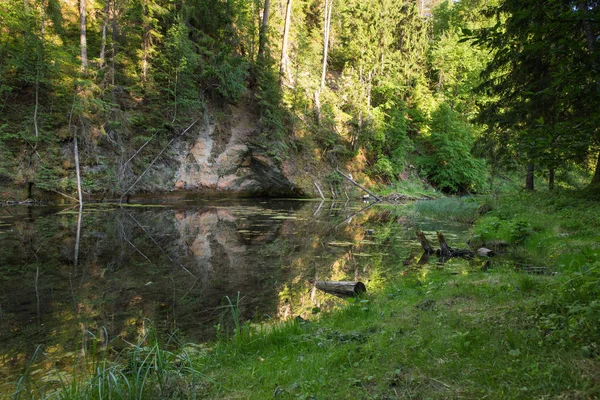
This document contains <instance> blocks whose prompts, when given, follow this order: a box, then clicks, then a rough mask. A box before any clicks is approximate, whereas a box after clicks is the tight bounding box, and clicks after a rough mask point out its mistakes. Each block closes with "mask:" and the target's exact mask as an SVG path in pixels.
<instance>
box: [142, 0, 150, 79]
mask: <svg viewBox="0 0 600 400" xmlns="http://www.w3.org/2000/svg"><path fill="white" fill-rule="evenodd" d="M146 3H147V0H144V1H143V4H142V18H143V29H144V33H143V35H144V37H143V40H142V82H146V81H147V80H148V52H149V50H150V27H149V26H148V5H147V4H146Z"/></svg>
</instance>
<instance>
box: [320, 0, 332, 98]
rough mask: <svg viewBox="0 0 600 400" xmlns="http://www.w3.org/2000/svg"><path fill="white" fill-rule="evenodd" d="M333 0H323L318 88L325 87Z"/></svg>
mask: <svg viewBox="0 0 600 400" xmlns="http://www.w3.org/2000/svg"><path fill="white" fill-rule="evenodd" d="M332 8H333V0H325V25H324V27H323V66H322V69H321V85H320V86H319V88H320V89H321V90H323V89H324V88H325V76H326V75H327V55H328V53H329V29H330V27H331V10H332Z"/></svg>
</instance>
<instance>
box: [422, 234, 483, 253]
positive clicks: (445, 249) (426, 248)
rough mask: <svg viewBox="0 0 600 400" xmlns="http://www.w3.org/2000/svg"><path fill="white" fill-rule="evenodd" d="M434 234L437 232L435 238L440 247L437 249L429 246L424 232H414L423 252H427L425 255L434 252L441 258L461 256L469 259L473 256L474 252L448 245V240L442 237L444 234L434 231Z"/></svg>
mask: <svg viewBox="0 0 600 400" xmlns="http://www.w3.org/2000/svg"><path fill="white" fill-rule="evenodd" d="M436 234H437V239H438V241H439V242H440V248H439V249H437V250H434V249H433V247H432V246H431V243H429V240H427V238H426V237H425V234H424V233H423V232H421V231H416V232H415V235H416V236H417V240H418V241H419V243H420V244H421V247H422V248H423V251H424V252H425V254H427V255H431V254H435V255H436V256H438V257H443V258H451V257H462V258H467V259H471V258H473V257H474V256H475V253H473V252H472V251H471V250H469V249H455V248H453V247H450V245H448V242H446V238H445V237H444V234H443V233H442V232H436Z"/></svg>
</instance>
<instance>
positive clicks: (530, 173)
mask: <svg viewBox="0 0 600 400" xmlns="http://www.w3.org/2000/svg"><path fill="white" fill-rule="evenodd" d="M534 170H535V165H534V164H533V163H529V164H527V178H526V180H525V189H526V190H533V180H534V179H533V178H534V175H533V173H534Z"/></svg>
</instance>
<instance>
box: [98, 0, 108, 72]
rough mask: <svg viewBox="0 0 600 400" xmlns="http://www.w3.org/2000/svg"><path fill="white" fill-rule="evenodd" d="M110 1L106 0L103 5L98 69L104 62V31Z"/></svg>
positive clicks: (106, 24) (106, 28) (106, 26)
mask: <svg viewBox="0 0 600 400" xmlns="http://www.w3.org/2000/svg"><path fill="white" fill-rule="evenodd" d="M109 5H110V0H106V4H105V5H104V16H103V18H102V40H101V42H100V68H102V67H104V64H105V62H106V31H107V30H108V12H109Z"/></svg>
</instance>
